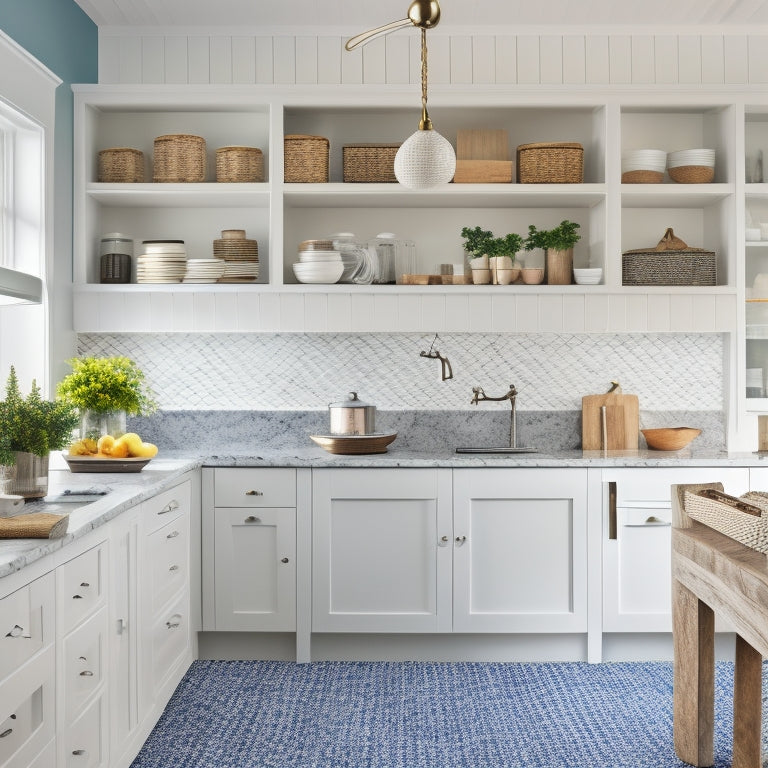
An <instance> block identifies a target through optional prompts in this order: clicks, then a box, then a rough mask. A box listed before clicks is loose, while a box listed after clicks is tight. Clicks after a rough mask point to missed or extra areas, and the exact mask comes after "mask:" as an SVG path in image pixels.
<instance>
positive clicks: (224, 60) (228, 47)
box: [210, 35, 232, 85]
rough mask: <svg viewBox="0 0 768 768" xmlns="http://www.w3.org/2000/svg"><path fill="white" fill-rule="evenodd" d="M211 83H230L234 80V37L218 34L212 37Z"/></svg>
mask: <svg viewBox="0 0 768 768" xmlns="http://www.w3.org/2000/svg"><path fill="white" fill-rule="evenodd" d="M210 51H211V83H213V84H214V85H228V84H229V83H231V82H232V38H231V37H228V36H227V37H224V36H219V35H216V36H214V37H212V38H211V44H210Z"/></svg>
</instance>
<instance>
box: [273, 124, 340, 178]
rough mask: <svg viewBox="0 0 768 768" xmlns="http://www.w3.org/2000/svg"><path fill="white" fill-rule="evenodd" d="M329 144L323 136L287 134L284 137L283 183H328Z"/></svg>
mask: <svg viewBox="0 0 768 768" xmlns="http://www.w3.org/2000/svg"><path fill="white" fill-rule="evenodd" d="M329 149H330V142H329V141H328V139H326V138H325V137H324V136H308V135H306V134H289V135H287V136H285V141H284V150H285V182H286V184H291V183H297V182H300V183H315V184H318V183H319V184H324V183H327V182H328V152H329Z"/></svg>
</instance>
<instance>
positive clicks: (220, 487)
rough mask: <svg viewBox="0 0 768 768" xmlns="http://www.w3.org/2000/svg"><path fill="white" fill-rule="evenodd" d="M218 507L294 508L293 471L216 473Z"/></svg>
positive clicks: (219, 470) (220, 470)
mask: <svg viewBox="0 0 768 768" xmlns="http://www.w3.org/2000/svg"><path fill="white" fill-rule="evenodd" d="M214 503H215V506H217V507H295V506H296V470H294V469H272V468H269V469H238V468H234V469H217V470H216V475H215V480H214Z"/></svg>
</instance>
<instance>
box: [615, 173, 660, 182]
mask: <svg viewBox="0 0 768 768" xmlns="http://www.w3.org/2000/svg"><path fill="white" fill-rule="evenodd" d="M662 181H664V173H663V172H662V171H624V173H622V174H621V183H622V184H661V182H662Z"/></svg>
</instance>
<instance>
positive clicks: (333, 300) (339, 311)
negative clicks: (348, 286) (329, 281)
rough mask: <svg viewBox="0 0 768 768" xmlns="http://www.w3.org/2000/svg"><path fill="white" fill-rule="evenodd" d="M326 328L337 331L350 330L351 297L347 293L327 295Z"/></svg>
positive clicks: (344, 331)
mask: <svg viewBox="0 0 768 768" xmlns="http://www.w3.org/2000/svg"><path fill="white" fill-rule="evenodd" d="M328 330H329V331H336V332H338V333H346V332H347V331H351V330H352V297H351V296H350V295H349V294H348V293H332V294H330V295H329V296H328Z"/></svg>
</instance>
